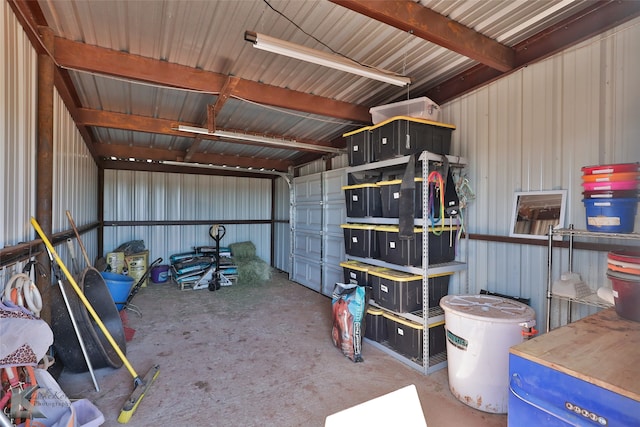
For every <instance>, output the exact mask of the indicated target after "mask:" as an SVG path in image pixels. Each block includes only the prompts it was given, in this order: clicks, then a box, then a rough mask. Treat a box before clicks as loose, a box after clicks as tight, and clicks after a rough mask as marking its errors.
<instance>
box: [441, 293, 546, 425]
mask: <svg viewBox="0 0 640 427" xmlns="http://www.w3.org/2000/svg"><path fill="white" fill-rule="evenodd" d="M440 306H441V307H442V309H443V310H444V318H445V330H446V336H447V360H448V363H447V364H448V371H449V388H450V389H451V392H452V393H453V395H454V396H455V397H456V398H457V399H458V400H460V401H461V402H463V403H465V404H467V405H469V406H471V407H472V408H475V409H479V410H481V411H485V412H492V413H497V414H504V413H506V412H507V404H508V400H509V348H510V347H511V346H514V345H516V344H519V343H521V342H523V341H524V340H525V339H526V336H527V332H528V331H529V330H530V329H531V328H533V327H534V326H535V323H536V322H535V317H536V314H535V311H534V310H533V309H532V308H531V307H529V306H527V305H525V304H522V303H520V302H517V301H514V300H511V299H508V298H502V297H497V296H492V295H447V296H445V297H443V298H442V299H441V300H440Z"/></svg>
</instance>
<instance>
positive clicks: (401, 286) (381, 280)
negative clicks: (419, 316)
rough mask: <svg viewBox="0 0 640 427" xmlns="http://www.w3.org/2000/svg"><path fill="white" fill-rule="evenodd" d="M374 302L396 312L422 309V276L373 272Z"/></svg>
mask: <svg viewBox="0 0 640 427" xmlns="http://www.w3.org/2000/svg"><path fill="white" fill-rule="evenodd" d="M369 283H371V289H372V297H373V300H374V301H375V302H376V303H377V304H378V305H379V306H381V307H384V308H386V309H388V310H393V311H396V312H411V311H415V310H418V309H419V308H421V307H422V276H421V275H419V274H411V273H405V272H404V271H398V270H392V269H386V270H372V271H371V272H370V276H369Z"/></svg>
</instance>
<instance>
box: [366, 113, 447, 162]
mask: <svg viewBox="0 0 640 427" xmlns="http://www.w3.org/2000/svg"><path fill="white" fill-rule="evenodd" d="M455 128H456V127H455V126H454V125H449V124H445V123H439V122H432V121H430V120H422V119H414V118H411V117H404V116H398V117H392V118H391V119H389V120H385V121H384V122H381V123H379V124H377V125H375V126H371V128H370V131H371V150H372V152H373V160H374V161H380V160H386V159H391V158H393V157H399V156H408V155H410V154H416V153H420V152H422V151H430V152H432V153H436V154H449V151H450V149H451V133H452V132H453V130H454V129H455Z"/></svg>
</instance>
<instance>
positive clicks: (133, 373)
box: [31, 217, 139, 381]
mask: <svg viewBox="0 0 640 427" xmlns="http://www.w3.org/2000/svg"><path fill="white" fill-rule="evenodd" d="M31 225H33V228H35V230H36V232H37V233H38V235H39V236H40V238H41V239H42V242H43V243H44V244H45V246H46V247H47V249H49V252H51V254H52V255H53V257H54V258H55V260H56V262H57V263H58V267H60V269H61V270H62V272H63V273H64V275H65V276H66V277H67V280H69V283H71V286H72V287H73V290H74V291H76V294H78V297H79V298H80V301H82V304H84V306H85V307H86V308H87V311H88V312H89V313H90V314H91V317H93V320H95V322H96V323H97V324H98V326H99V327H100V330H101V331H102V333H103V334H104V336H105V337H107V341H109V344H111V346H112V347H113V349H114V350H115V351H116V353H118V356H120V359H122V363H124V366H126V367H127V370H128V371H129V373H130V374H131V376H132V377H133V379H134V381H138V380H139V377H138V374H137V373H136V371H135V370H134V369H133V366H131V364H130V363H129V361H128V360H127V357H126V356H125V355H124V353H123V352H122V350H120V347H119V346H118V343H116V341H115V340H114V339H113V336H111V333H110V332H109V331H108V330H107V328H106V327H105V326H104V323H102V320H100V317H99V316H98V313H96V311H95V310H94V309H93V307H92V306H91V303H90V302H89V300H87V298H86V297H85V296H84V293H83V292H82V290H81V289H80V287H79V286H78V284H77V283H76V281H75V280H74V279H73V276H72V275H71V273H69V270H67V267H66V266H65V265H64V263H63V262H62V260H61V259H60V257H59V256H58V253H57V252H56V250H55V249H54V248H53V245H52V244H51V242H50V241H49V239H47V236H45V234H44V231H42V228H40V224H38V221H36V219H35V218H34V217H31Z"/></svg>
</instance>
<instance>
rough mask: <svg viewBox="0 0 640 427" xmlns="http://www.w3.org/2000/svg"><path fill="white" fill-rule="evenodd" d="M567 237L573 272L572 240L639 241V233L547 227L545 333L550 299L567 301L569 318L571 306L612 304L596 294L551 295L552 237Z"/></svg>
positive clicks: (606, 306) (605, 306)
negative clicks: (579, 295)
mask: <svg viewBox="0 0 640 427" xmlns="http://www.w3.org/2000/svg"><path fill="white" fill-rule="evenodd" d="M564 236H567V237H568V238H569V248H568V250H569V271H570V272H572V271H573V251H574V238H575V237H582V238H588V239H597V238H604V239H624V240H640V234H639V233H603V232H595V231H587V230H577V229H575V228H573V225H570V226H569V228H561V229H557V230H554V229H553V227H549V232H548V243H547V332H549V330H550V329H551V301H552V299H554V298H555V299H558V300H561V301H567V303H568V304H569V316H570V313H571V304H573V303H575V304H583V305H589V306H592V307H599V308H609V307H611V306H612V304H610V303H608V302H607V301H604V300H602V299H601V298H599V297H598V296H597V295H596V294H591V295H588V296H587V297H584V298H568V297H566V296H562V295H555V294H554V293H553V289H552V287H553V277H552V276H553V274H552V271H551V270H552V269H551V266H552V262H553V255H552V253H553V242H554V240H555V239H554V237H561V238H562V237H564ZM568 323H571V319H570V318H569V319H568Z"/></svg>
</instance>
